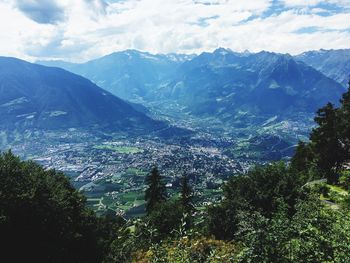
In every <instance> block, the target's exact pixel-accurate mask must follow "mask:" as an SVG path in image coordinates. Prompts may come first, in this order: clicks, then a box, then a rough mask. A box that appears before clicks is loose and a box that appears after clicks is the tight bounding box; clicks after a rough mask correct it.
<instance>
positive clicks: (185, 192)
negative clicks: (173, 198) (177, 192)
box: [180, 174, 193, 213]
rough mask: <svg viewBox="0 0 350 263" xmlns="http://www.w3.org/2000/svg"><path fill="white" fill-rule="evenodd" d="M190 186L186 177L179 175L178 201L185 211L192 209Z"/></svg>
mask: <svg viewBox="0 0 350 263" xmlns="http://www.w3.org/2000/svg"><path fill="white" fill-rule="evenodd" d="M192 198H193V193H192V188H191V186H190V185H189V182H188V178H187V176H186V175H185V174H184V175H183V176H182V177H181V198H180V202H181V205H182V207H183V208H184V210H185V212H187V213H190V212H191V211H192V210H193V204H192Z"/></svg>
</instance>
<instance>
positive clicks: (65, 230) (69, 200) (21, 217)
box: [0, 152, 118, 263]
mask: <svg viewBox="0 0 350 263" xmlns="http://www.w3.org/2000/svg"><path fill="white" fill-rule="evenodd" d="M115 223H116V224H118V223H117V222H115ZM115 223H113V222H112V221H109V223H108V225H109V226H107V225H106V222H105V221H104V220H103V219H102V218H101V219H100V218H97V217H96V216H95V214H94V213H93V212H92V211H91V210H89V209H87V208H86V206H85V198H84V196H83V195H82V194H80V193H79V192H78V191H77V190H75V189H74V188H73V187H72V186H71V184H70V182H69V180H68V178H67V177H66V176H65V175H64V174H63V173H59V172H56V171H54V170H44V169H43V168H42V167H41V166H39V165H38V164H36V163H34V162H31V161H25V162H24V161H21V160H20V159H19V158H18V157H16V156H14V155H13V154H12V153H11V152H7V153H3V154H1V155H0V233H1V235H0V243H1V244H2V247H1V251H2V255H1V258H2V259H3V260H5V261H7V262H84V263H87V262H102V260H103V257H104V253H105V252H106V251H107V250H108V247H109V246H110V243H111V242H112V240H113V239H115V238H116V235H115V234H114V233H113V232H114V231H113V230H114V229H115V228H116V227H118V226H117V225H115ZM112 226H113V227H112Z"/></svg>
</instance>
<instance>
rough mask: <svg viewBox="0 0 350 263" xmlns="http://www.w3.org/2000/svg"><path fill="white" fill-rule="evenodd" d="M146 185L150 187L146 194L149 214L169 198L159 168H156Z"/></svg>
mask: <svg viewBox="0 0 350 263" xmlns="http://www.w3.org/2000/svg"><path fill="white" fill-rule="evenodd" d="M146 185H147V186H148V188H147V189H146V193H145V200H146V211H147V213H148V214H149V213H151V212H152V210H153V209H154V207H155V206H156V205H157V204H159V203H161V202H164V201H165V200H166V198H167V195H166V189H165V184H164V182H163V180H162V177H161V176H160V173H159V171H158V168H157V167H154V168H153V169H152V171H151V172H150V174H149V175H148V176H147V177H146Z"/></svg>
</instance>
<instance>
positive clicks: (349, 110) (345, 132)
mask: <svg viewBox="0 0 350 263" xmlns="http://www.w3.org/2000/svg"><path fill="white" fill-rule="evenodd" d="M340 102H341V107H340V109H339V118H340V140H341V143H342V146H343V148H344V152H345V154H346V156H345V158H346V159H347V160H349V159H350V80H349V88H348V91H347V92H346V93H344V94H343V97H342V99H341V101H340Z"/></svg>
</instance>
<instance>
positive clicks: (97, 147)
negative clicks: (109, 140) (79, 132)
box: [93, 144, 143, 154]
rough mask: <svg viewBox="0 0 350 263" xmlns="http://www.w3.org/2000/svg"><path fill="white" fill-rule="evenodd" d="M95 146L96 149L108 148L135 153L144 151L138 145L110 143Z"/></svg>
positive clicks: (109, 149) (118, 151) (119, 151)
mask: <svg viewBox="0 0 350 263" xmlns="http://www.w3.org/2000/svg"><path fill="white" fill-rule="evenodd" d="M93 148H94V149H96V150H108V151H114V152H117V153H125V154H134V153H141V152H143V150H142V149H140V148H137V147H132V146H116V145H108V144H101V145H95V146H94V147H93Z"/></svg>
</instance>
